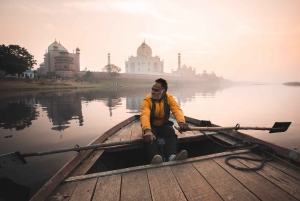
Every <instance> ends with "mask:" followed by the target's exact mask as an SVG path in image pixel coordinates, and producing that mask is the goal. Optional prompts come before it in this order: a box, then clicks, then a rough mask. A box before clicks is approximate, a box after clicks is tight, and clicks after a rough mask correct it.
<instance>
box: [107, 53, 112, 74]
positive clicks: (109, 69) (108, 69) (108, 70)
mask: <svg viewBox="0 0 300 201" xmlns="http://www.w3.org/2000/svg"><path fill="white" fill-rule="evenodd" d="M107 56H108V61H107V72H109V73H110V72H111V67H110V54H109V53H108V55H107Z"/></svg>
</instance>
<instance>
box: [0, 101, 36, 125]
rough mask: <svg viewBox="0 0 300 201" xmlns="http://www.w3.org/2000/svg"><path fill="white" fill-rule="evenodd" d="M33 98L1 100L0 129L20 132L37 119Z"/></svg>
mask: <svg viewBox="0 0 300 201" xmlns="http://www.w3.org/2000/svg"><path fill="white" fill-rule="evenodd" d="M35 103H36V99H35V98H18V99H12V100H1V102H0V128H1V127H2V128H4V129H13V128H15V129H16V130H22V129H24V128H25V127H29V126H30V125H31V124H32V122H31V121H32V120H35V119H37V117H38V116H39V113H38V112H37V111H36V104H35Z"/></svg>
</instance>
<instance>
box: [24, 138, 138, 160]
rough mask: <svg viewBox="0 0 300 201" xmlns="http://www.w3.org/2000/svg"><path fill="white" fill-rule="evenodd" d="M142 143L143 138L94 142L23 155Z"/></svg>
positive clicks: (41, 154) (29, 154)
mask: <svg viewBox="0 0 300 201" xmlns="http://www.w3.org/2000/svg"><path fill="white" fill-rule="evenodd" d="M138 143H142V139H137V140H130V141H121V142H120V141H118V142H110V143H100V144H93V145H88V146H84V147H72V148H62V149H57V150H49V151H43V152H36V153H25V154H22V156H23V157H30V156H43V155H49V154H56V153H62V152H68V151H78V152H79V151H83V150H87V149H97V148H98V149H99V148H107V147H111V146H120V145H127V144H138Z"/></svg>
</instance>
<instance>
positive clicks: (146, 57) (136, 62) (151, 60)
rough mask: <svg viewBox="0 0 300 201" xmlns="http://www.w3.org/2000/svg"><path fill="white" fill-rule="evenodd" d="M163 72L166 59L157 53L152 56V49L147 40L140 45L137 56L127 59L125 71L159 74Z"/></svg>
mask: <svg viewBox="0 0 300 201" xmlns="http://www.w3.org/2000/svg"><path fill="white" fill-rule="evenodd" d="M163 72H164V61H162V60H161V59H160V58H159V57H158V56H157V55H156V56H155V57H153V56H152V49H151V48H150V47H149V46H148V45H147V44H146V43H145V41H144V42H143V43H142V44H141V45H140V46H139V47H138V49H137V56H136V57H134V56H131V57H128V60H127V61H126V60H125V73H132V74H153V75H157V74H162V73H163Z"/></svg>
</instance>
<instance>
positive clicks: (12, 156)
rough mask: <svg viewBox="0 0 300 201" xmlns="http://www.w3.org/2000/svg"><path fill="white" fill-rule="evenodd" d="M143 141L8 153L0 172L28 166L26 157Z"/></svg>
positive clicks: (133, 142) (0, 161) (133, 141)
mask: <svg viewBox="0 0 300 201" xmlns="http://www.w3.org/2000/svg"><path fill="white" fill-rule="evenodd" d="M141 143H142V139H138V140H130V141H121V142H120V141H118V142H110V143H101V144H94V145H88V146H84V147H77V146H75V147H72V148H62V149H56V150H50V151H43V152H34V153H25V154H21V153H20V152H19V151H17V152H12V153H7V154H3V155H0V171H1V170H2V169H6V168H7V167H9V166H12V165H17V164H27V162H26V160H25V157H30V156H44V155H49V154H56V153H62V152H69V151H77V152H79V151H82V150H87V149H99V148H100V149H101V148H107V147H112V146H120V145H136V144H141Z"/></svg>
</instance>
